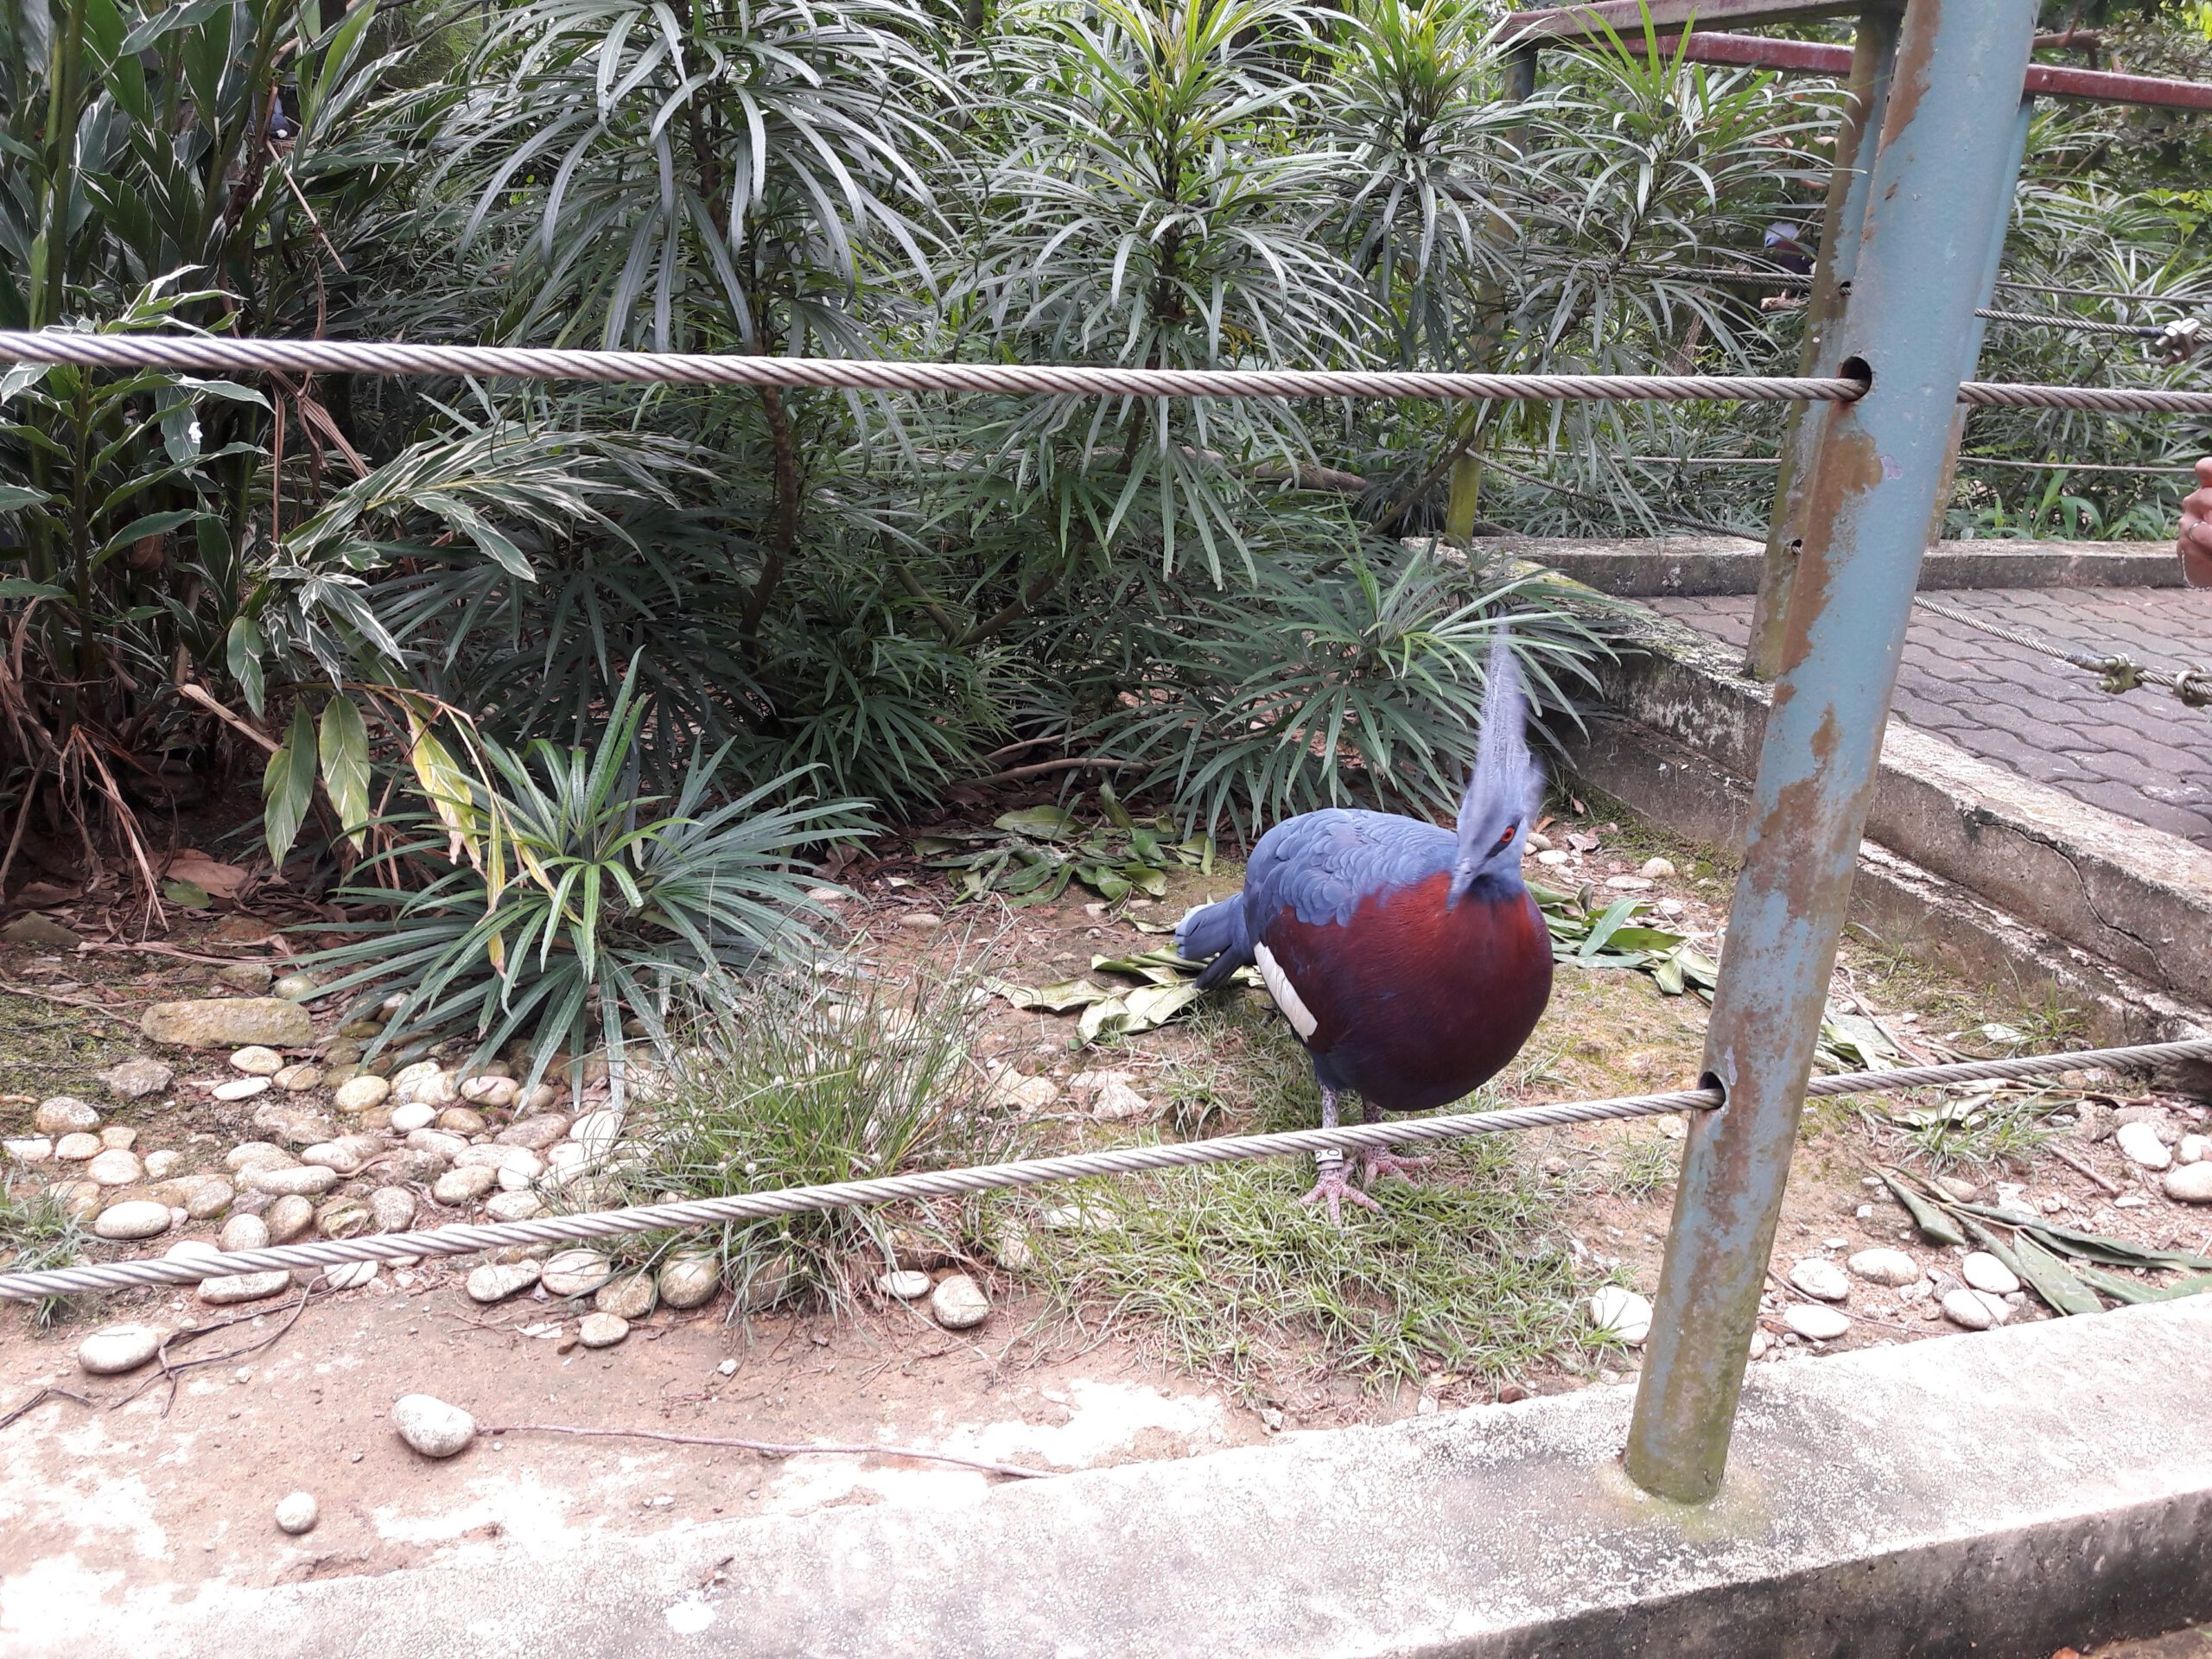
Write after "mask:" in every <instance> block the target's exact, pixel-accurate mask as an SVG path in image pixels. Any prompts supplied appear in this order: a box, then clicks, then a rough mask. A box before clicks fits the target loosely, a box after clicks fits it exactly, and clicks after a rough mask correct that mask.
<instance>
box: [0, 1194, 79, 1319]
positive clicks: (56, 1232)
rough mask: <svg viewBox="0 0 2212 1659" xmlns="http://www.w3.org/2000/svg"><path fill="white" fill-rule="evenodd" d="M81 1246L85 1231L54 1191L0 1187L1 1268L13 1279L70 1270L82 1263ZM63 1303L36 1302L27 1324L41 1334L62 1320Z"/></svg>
mask: <svg viewBox="0 0 2212 1659" xmlns="http://www.w3.org/2000/svg"><path fill="white" fill-rule="evenodd" d="M84 1244H85V1235H84V1231H83V1230H82V1229H81V1228H79V1226H78V1225H77V1223H76V1221H75V1220H74V1219H73V1217H71V1216H70V1214H69V1211H68V1207H67V1205H64V1204H63V1203H62V1202H61V1198H60V1195H59V1194H58V1193H56V1192H54V1189H53V1188H52V1187H50V1186H46V1185H27V1186H25V1187H18V1186H16V1185H15V1184H14V1183H13V1182H9V1183H5V1184H0V1268H7V1269H8V1270H9V1271H10V1272H11V1273H41V1272H43V1271H45V1270H46V1269H48V1268H73V1267H75V1266H76V1265H77V1263H78V1262H81V1261H83V1260H84V1256H85V1250H84ZM66 1302H67V1298H66V1297H61V1296H48V1297H47V1298H45V1299H44V1300H41V1301H37V1302H34V1303H33V1304H32V1305H31V1310H30V1317H31V1323H32V1324H34V1325H36V1326H38V1327H39V1329H41V1330H44V1329H45V1328H46V1327H47V1326H48V1325H52V1324H53V1323H54V1321H55V1320H56V1319H59V1318H60V1315H61V1309H62V1307H63V1306H64V1305H65V1303H66Z"/></svg>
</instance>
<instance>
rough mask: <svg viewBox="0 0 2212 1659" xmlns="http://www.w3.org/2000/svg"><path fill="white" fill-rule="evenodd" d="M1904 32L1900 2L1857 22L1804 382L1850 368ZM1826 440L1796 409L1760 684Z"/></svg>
mask: <svg viewBox="0 0 2212 1659" xmlns="http://www.w3.org/2000/svg"><path fill="white" fill-rule="evenodd" d="M1898 22H1900V19H1899V17H1898V15H1897V6H1896V5H1895V3H1894V0H1875V3H1872V4H1870V5H1868V6H1866V8H1865V9H1864V10H1861V11H1860V12H1859V32H1858V35H1857V37H1856V38H1855V39H1854V40H1853V43H1852V48H1851V76H1850V79H1847V81H1846V82H1845V83H1844V88H1843V91H1844V97H1845V99H1846V104H1845V109H1844V115H1843V119H1842V120H1841V121H1840V123H1839V124H1837V127H1836V132H1835V157H1834V162H1833V163H1832V165H1831V166H1830V168H1829V170H1828V190H1827V202H1826V204H1825V206H1824V207H1823V209H1822V212H1821V253H1820V257H1819V259H1818V260H1817V261H1816V262H1815V264H1814V267H1813V286H1812V289H1811V290H1810V291H1809V292H1808V294H1807V295H1806V296H1805V340H1804V344H1803V345H1802V346H1801V347H1800V348H1799V350H1798V353H1797V372H1798V373H1800V374H1808V375H1832V374H1834V372H1836V369H1835V365H1837V364H1838V363H1840V362H1841V361H1842V360H1843V353H1841V351H1840V350H1839V349H1838V347H1837V341H1838V340H1839V339H1840V330H1841V328H1842V324H1843V314H1844V309H1845V307H1846V305H1847V303H1848V296H1849V295H1850V291H1851V279H1852V277H1853V275H1854V274H1855V273H1856V271H1857V270H1858V266H1859V232H1860V231H1861V230H1862V229H1863V228H1864V226H1866V191H1867V188H1868V186H1869V184H1870V183H1871V182H1872V179H1873V175H1874V152H1875V149H1876V148H1877V147H1878V144H1879V143H1880V141H1881V133H1882V118H1883V116H1884V114H1885V112H1886V111H1888V109H1889V107H1890V71H1891V66H1892V65H1893V64H1894V63H1895V61H1896V59H1897V25H1898ZM1820 438H1821V424H1820V420H1819V417H1818V415H1817V413H1816V412H1815V411H1814V410H1810V409H1808V408H1807V407H1806V406H1805V405H1804V404H1796V405H1794V406H1793V407H1792V408H1791V409H1790V411H1789V421H1788V423H1786V424H1785V425H1784V427H1783V437H1782V465H1781V467H1780V468H1779V469H1777V472H1776V474H1775V479H1774V507H1773V511H1772V512H1770V514H1769V515H1768V518H1767V533H1766V556H1765V561H1764V564H1763V565H1762V567H1761V569H1760V572H1759V592H1758V600H1757V601H1756V602H1755V603H1754V604H1753V605H1752V607H1751V648H1750V650H1749V651H1748V652H1746V653H1745V664H1744V665H1745V669H1746V670H1747V671H1749V672H1750V673H1751V677H1753V678H1754V679H1760V680H1770V679H1772V678H1773V677H1775V675H1776V673H1777V672H1778V671H1780V669H1781V666H1782V625H1783V619H1784V618H1785V617H1786V616H1787V615H1788V614H1789V578H1790V576H1791V575H1792V574H1793V573H1794V572H1795V571H1796V568H1797V550H1798V548H1799V546H1800V545H1801V544H1802V542H1803V540H1804V532H1805V502H1806V499H1807V495H1808V490H1809V488H1810V486H1811V484H1812V481H1813V463H1814V460H1815V456H1816V455H1817V454H1818V452H1819V448H1820Z"/></svg>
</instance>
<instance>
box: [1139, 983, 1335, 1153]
mask: <svg viewBox="0 0 2212 1659" xmlns="http://www.w3.org/2000/svg"><path fill="white" fill-rule="evenodd" d="M1179 1036H1180V1038H1181V1043H1180V1045H1179V1048H1178V1049H1177V1051H1176V1052H1175V1053H1174V1055H1173V1058H1170V1059H1169V1061H1168V1063H1167V1064H1166V1065H1165V1066H1164V1067H1162V1068H1161V1069H1160V1072H1159V1074H1158V1075H1157V1077H1156V1078H1155V1080H1154V1081H1153V1082H1152V1083H1151V1084H1149V1085H1148V1086H1149V1087H1150V1089H1151V1090H1152V1091H1153V1093H1154V1096H1155V1097H1157V1098H1159V1099H1160V1100H1162V1101H1163V1102H1165V1103H1166V1109H1167V1116H1166V1122H1167V1127H1168V1128H1170V1129H1171V1130H1172V1131H1173V1134H1174V1135H1175V1137H1176V1138H1177V1139H1178V1140H1184V1141H1189V1140H1196V1139H1198V1137H1200V1136H1202V1135H1215V1134H1219V1133H1221V1132H1223V1131H1224V1130H1225V1129H1227V1128H1230V1126H1231V1123H1232V1122H1233V1121H1237V1120H1243V1119H1245V1118H1248V1117H1249V1116H1250V1115H1251V1113H1252V1112H1253V1110H1254V1109H1255V1103H1261V1102H1280V1101H1283V1100H1284V1099H1286V1098H1289V1099H1291V1100H1294V1101H1296V1102H1299V1103H1302V1104H1304V1105H1306V1106H1307V1107H1309V1108H1310V1109H1311V1110H1312V1112H1313V1116H1311V1117H1310V1118H1308V1119H1306V1122H1304V1123H1302V1124H1298V1125H1289V1124H1286V1125H1284V1126H1283V1127H1285V1128H1290V1127H1299V1128H1310V1127H1312V1126H1313V1124H1315V1123H1318V1122H1320V1109H1321V1107H1320V1097H1319V1095H1318V1094H1316V1093H1315V1092H1314V1090H1313V1087H1312V1079H1313V1065H1312V1063H1311V1062H1310V1061H1308V1060H1307V1058H1306V1052H1305V1050H1303V1049H1301V1048H1300V1047H1299V1046H1298V1045H1297V1044H1296V1043H1294V1042H1293V1041H1291V1040H1290V1038H1289V1033H1288V1032H1287V1030H1286V1029H1285V1027H1284V1026H1283V1022H1282V1019H1281V1015H1279V1014H1276V1013H1275V1012H1274V1007H1273V1006H1272V1005H1271V1004H1270V1003H1268V1001H1267V1000H1266V999H1265V998H1264V997H1261V996H1257V995H1249V994H1248V993H1246V992H1244V991H1243V990H1241V989H1239V990H1236V991H1235V992H1233V993H1231V994H1230V995H1226V996H1214V997H1210V998H1208V999H1207V1000H1206V1001H1205V1002H1204V1003H1202V1004H1201V1005H1199V1007H1198V1008H1197V1009H1196V1010H1194V1011H1193V1012H1192V1014H1190V1015H1189V1016H1188V1017H1187V1018H1186V1019H1185V1020H1182V1021H1181V1022H1180V1030H1179ZM1301 1084H1302V1086H1303V1090H1304V1092H1303V1095H1302V1096H1301V1095H1300V1088H1301Z"/></svg>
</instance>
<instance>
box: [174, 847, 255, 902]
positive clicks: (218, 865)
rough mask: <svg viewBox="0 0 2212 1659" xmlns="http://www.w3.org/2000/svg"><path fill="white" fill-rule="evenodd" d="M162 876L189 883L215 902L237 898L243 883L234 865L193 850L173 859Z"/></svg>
mask: <svg viewBox="0 0 2212 1659" xmlns="http://www.w3.org/2000/svg"><path fill="white" fill-rule="evenodd" d="M162 874H163V875H164V876H166V877H168V880H172V881H189V882H191V883H192V885H193V886H194V887H198V888H200V889H201V890H202V891H203V892H205V893H207V894H208V895H210V896H211V897H213V898H216V899H235V898H237V897H238V890H239V889H240V888H241V887H245V883H246V873H245V871H244V870H242V869H240V868H238V866H237V865H235V864H225V863H222V862H220V861H218V860H215V859H212V858H210V857H208V856H207V854H205V853H203V852H201V851H200V850H199V849H197V848H194V847H188V848H186V849H184V850H183V851H181V852H180V853H177V854H175V855H173V856H172V857H171V858H170V860H169V861H168V864H167V866H165V867H164V868H163V869H162Z"/></svg>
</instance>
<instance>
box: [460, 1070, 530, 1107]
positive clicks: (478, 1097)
mask: <svg viewBox="0 0 2212 1659" xmlns="http://www.w3.org/2000/svg"><path fill="white" fill-rule="evenodd" d="M521 1097H522V1086H521V1085H520V1084H518V1083H517V1082H516V1081H515V1080H514V1079H513V1078H512V1077H464V1078H463V1079H462V1080H461V1098H462V1099H463V1100H466V1101H468V1102H470V1103H473V1104H474V1105H478V1106H489V1107H491V1108H493V1109H494V1110H499V1109H505V1108H506V1107H509V1106H512V1105H513V1104H514V1103H515V1102H516V1101H518V1099H520V1098H521Z"/></svg>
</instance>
